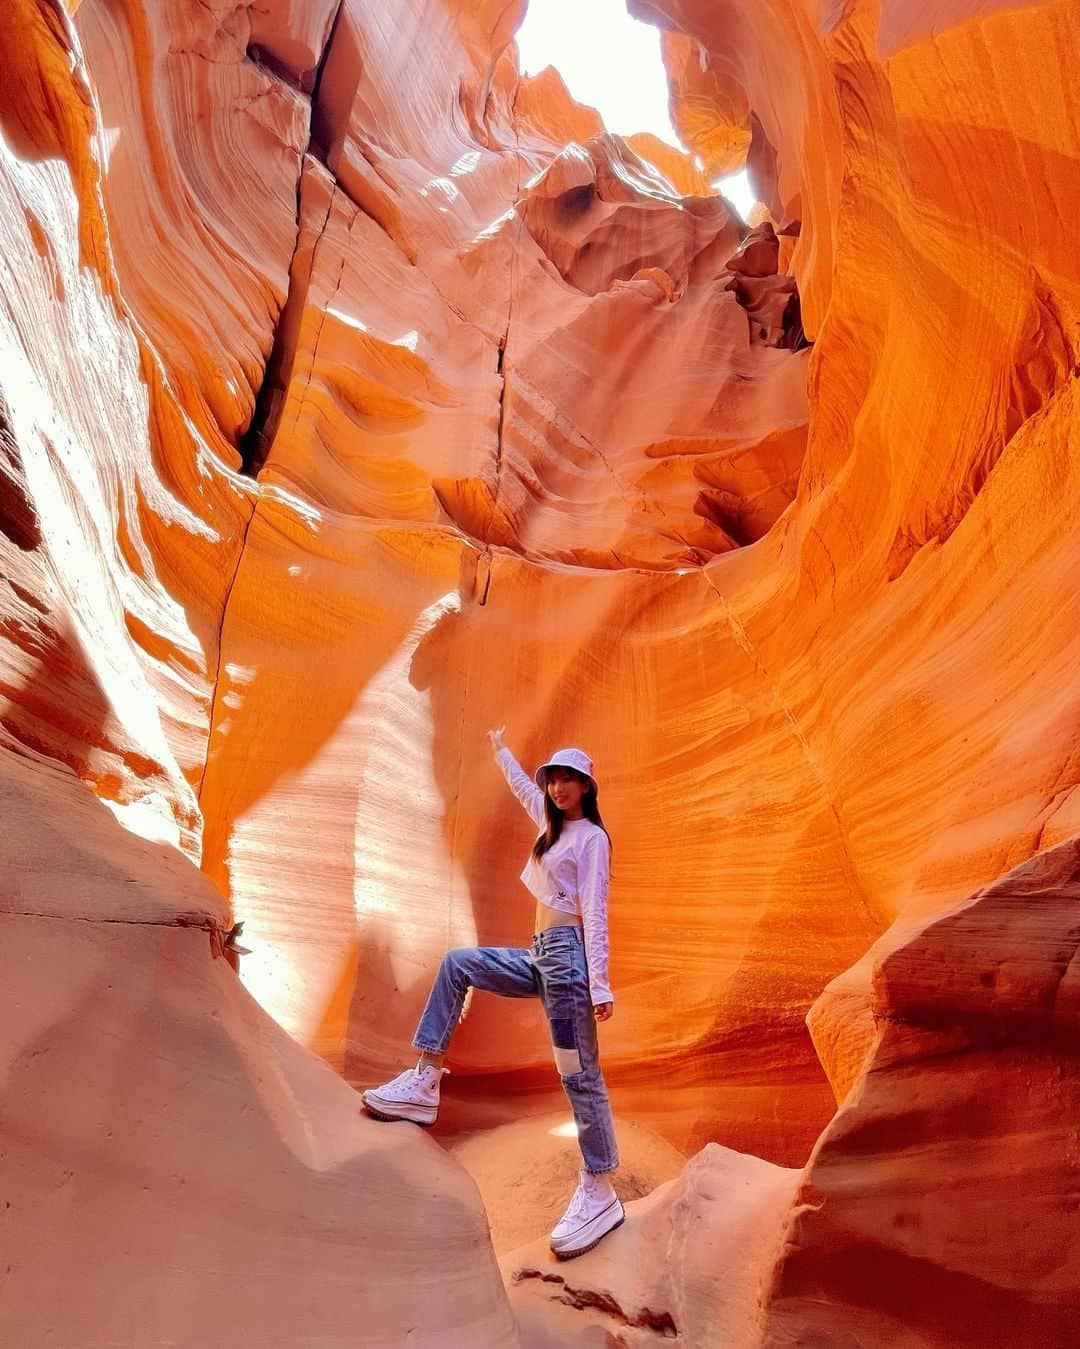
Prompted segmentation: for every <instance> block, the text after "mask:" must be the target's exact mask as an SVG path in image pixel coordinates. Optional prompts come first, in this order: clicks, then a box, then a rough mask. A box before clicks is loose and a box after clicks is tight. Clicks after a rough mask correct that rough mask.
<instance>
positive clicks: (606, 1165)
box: [363, 727, 625, 1259]
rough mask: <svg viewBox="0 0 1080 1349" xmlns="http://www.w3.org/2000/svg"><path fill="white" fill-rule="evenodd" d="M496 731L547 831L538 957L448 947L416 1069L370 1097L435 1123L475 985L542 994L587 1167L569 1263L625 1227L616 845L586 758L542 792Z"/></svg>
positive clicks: (542, 771) (537, 852)
mask: <svg viewBox="0 0 1080 1349" xmlns="http://www.w3.org/2000/svg"><path fill="white" fill-rule="evenodd" d="M505 729H506V728H505V727H500V728H499V730H497V731H489V732H488V738H489V739H490V741H491V744H492V747H493V749H494V750H495V760H496V762H497V763H498V765H499V767H500V768H501V769H502V772H503V774H504V775H505V777H506V780H507V782H508V783H509V784H510V787H511V790H512V791H513V792H514V795H515V796H516V797H517V798H518V800H519V801H520V802H521V804H522V805H523V806H524V807H525V809H526V810H527V811H528V812H529V814H530V815H531V816H532V818H533V820H534V822H535V823H536V825H537V826H538V827H540V828H541V829H542V831H543V832H542V833H541V834H540V835H539V837H538V838H537V840H536V842H535V843H534V844H533V846H532V851H531V853H530V854H529V858H528V861H527V862H526V863H525V866H524V868H523V870H522V872H521V880H523V881H524V882H525V884H526V886H528V888H529V890H531V891H532V893H533V894H534V895H535V896H536V920H535V924H534V928H535V931H534V934H533V942H532V947H531V949H526V948H525V947H517V946H468V947H460V948H458V949H456V950H453V951H448V952H447V954H446V955H445V956H444V957H443V959H442V964H441V965H440V966H439V972H438V974H437V975H436V977H435V982H434V984H433V985H432V989H431V993H430V996H429V997H428V1000H427V1006H426V1007H425V1008H424V1012H423V1015H422V1016H421V1018H420V1024H419V1025H418V1026H417V1029H416V1034H415V1035H414V1036H413V1040H412V1045H413V1048H414V1049H419V1050H420V1058H419V1060H418V1062H417V1064H416V1067H415V1068H407V1069H406V1070H405V1071H404V1072H403V1073H399V1074H398V1076H397V1077H395V1078H394V1079H393V1080H392V1081H390V1082H386V1083H384V1084H383V1085H382V1086H380V1087H372V1088H369V1089H368V1090H367V1091H365V1092H364V1093H363V1101H364V1105H365V1106H366V1108H367V1109H368V1111H369V1112H370V1113H371V1114H372V1115H374V1116H375V1118H376V1119H382V1120H397V1119H407V1120H412V1121H413V1122H414V1123H416V1124H434V1122H435V1119H436V1117H437V1116H438V1113H439V1084H440V1082H441V1081H442V1075H443V1073H445V1072H448V1071H449V1070H448V1069H447V1068H444V1067H443V1059H444V1058H445V1057H446V1051H447V1048H448V1046H449V1044H450V1037H451V1036H452V1035H453V1033H454V1028H455V1026H456V1025H457V1023H458V1020H459V1019H460V1016H461V1010H462V1007H463V1005H464V1002H465V997H466V994H467V993H468V991H469V989H470V987H472V988H482V989H486V990H487V991H488V992H491V993H500V994H502V996H503V997H506V998H534V997H539V998H540V1000H541V1002H542V1003H543V1006H544V1011H545V1012H546V1013H547V1018H548V1024H549V1026H550V1029H551V1041H552V1048H553V1051H554V1056H555V1066H556V1068H557V1069H558V1072H559V1076H560V1077H561V1078H562V1084H563V1088H564V1089H565V1091H566V1094H567V1096H568V1097H569V1099H570V1104H571V1106H572V1107H573V1111H574V1119H575V1121H576V1122H577V1131H578V1145H579V1146H580V1148H581V1154H582V1158H583V1160H584V1163H585V1166H584V1169H583V1170H582V1171H580V1172H579V1183H578V1186H577V1189H576V1190H575V1191H574V1194H573V1196H572V1198H571V1200H570V1203H569V1204H568V1205H567V1208H566V1212H565V1213H564V1214H563V1216H562V1217H561V1218H560V1219H559V1221H558V1222H557V1223H556V1224H555V1226H554V1228H553V1229H552V1232H551V1249H552V1250H553V1251H554V1252H555V1254H556V1255H557V1256H559V1257H560V1258H561V1259H569V1258H570V1257H571V1256H575V1255H582V1254H583V1253H584V1252H585V1251H588V1250H591V1249H592V1248H593V1247H594V1246H595V1245H596V1243H597V1242H598V1241H599V1240H600V1239H601V1237H603V1236H605V1235H606V1234H607V1233H608V1232H610V1231H612V1230H614V1228H616V1227H618V1226H619V1224H620V1223H621V1222H622V1221H623V1218H624V1216H625V1215H624V1213H623V1206H622V1203H621V1202H620V1200H619V1197H618V1195H617V1194H616V1193H615V1189H614V1186H613V1185H612V1184H611V1177H612V1175H613V1174H614V1172H615V1170H616V1168H617V1167H618V1165H619V1154H618V1148H617V1146H616V1143H615V1130H614V1126H613V1124H612V1119H611V1107H610V1105H609V1104H608V1096H607V1088H606V1086H605V1085H604V1077H603V1074H602V1073H601V1071H600V1060H599V1048H598V1045H597V1036H596V1023H597V1021H607V1020H608V1019H609V1018H610V1016H611V1014H612V1005H613V1002H614V999H613V998H612V994H611V989H610V987H609V986H608V973H607V965H608V932H607V892H608V883H609V879H610V873H611V841H610V839H609V837H608V833H607V830H606V829H605V828H604V823H603V821H602V820H601V818H600V812H599V811H598V810H597V808H596V794H597V785H596V779H595V778H594V777H593V776H592V770H593V763H592V760H591V759H590V758H589V756H588V755H587V754H586V753H585V751H584V750H580V749H561V750H559V751H558V753H556V754H553V755H552V756H551V758H550V759H549V760H548V761H547V763H544V764H541V766H540V767H539V768H538V769H537V770H536V778H535V784H534V782H533V781H532V780H530V778H529V777H528V775H527V774H526V773H525V772H524V771H523V770H522V768H521V765H520V764H519V763H518V761H517V760H516V759H515V758H514V756H513V754H512V753H511V751H510V750H509V748H508V747H507V746H506V745H504V744H503V740H502V733H503V731H504V730H505Z"/></svg>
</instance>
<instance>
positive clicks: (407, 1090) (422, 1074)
mask: <svg viewBox="0 0 1080 1349" xmlns="http://www.w3.org/2000/svg"><path fill="white" fill-rule="evenodd" d="M449 1071H450V1069H449V1068H436V1067H435V1065H434V1064H432V1063H428V1064H425V1065H424V1067H423V1068H419V1067H417V1068H406V1069H405V1071H404V1072H403V1073H398V1075H397V1077H393V1078H391V1079H390V1081H389V1082H384V1083H383V1084H382V1086H381V1087H368V1089H367V1091H365V1092H363V1093H362V1094H361V1097H360V1099H361V1100H362V1101H363V1102H364V1105H365V1106H366V1108H367V1111H368V1114H370V1115H374V1116H375V1118H376V1119H387V1120H394V1119H407V1120H411V1121H412V1122H413V1123H414V1124H425V1125H427V1124H434V1123H435V1121H436V1120H437V1119H438V1117H439V1086H440V1084H441V1082H442V1075H443V1073H448V1072H449Z"/></svg>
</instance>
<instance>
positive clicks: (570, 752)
mask: <svg viewBox="0 0 1080 1349" xmlns="http://www.w3.org/2000/svg"><path fill="white" fill-rule="evenodd" d="M549 768H576V769H577V771H578V772H579V773H584V774H585V776H586V777H587V778H588V779H589V781H590V782H591V783H592V785H593V790H594V791H596V790H597V783H596V779H595V778H594V777H593V761H592V760H591V759H590V758H589V756H588V755H587V754H586V753H585V751H584V750H583V749H557V750H556V751H555V753H554V754H553V755H552V756H551V758H550V759H549V760H548V761H547V763H542V764H541V765H540V767H539V768H538V769H537V770H536V772H535V773H534V774H533V776H534V778H535V779H536V785H537V786H538V787H539V788H540V790H541V791H547V770H548V769H549Z"/></svg>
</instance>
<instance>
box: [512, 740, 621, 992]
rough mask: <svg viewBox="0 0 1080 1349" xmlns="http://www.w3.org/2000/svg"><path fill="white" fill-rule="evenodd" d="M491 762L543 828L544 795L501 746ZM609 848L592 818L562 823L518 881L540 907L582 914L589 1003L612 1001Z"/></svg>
mask: <svg viewBox="0 0 1080 1349" xmlns="http://www.w3.org/2000/svg"><path fill="white" fill-rule="evenodd" d="M495 759H496V762H497V763H498V765H499V767H500V768H501V769H502V771H503V775H504V776H505V778H506V780H507V782H508V783H509V784H510V789H511V791H512V792H513V793H514V795H515V796H516V797H517V799H518V800H519V801H520V802H521V804H522V805H523V806H524V807H525V809H526V810H527V811H528V813H529V815H530V816H531V817H532V819H533V822H534V823H535V824H536V825H537V826H539V827H540V828H544V827H546V825H547V815H546V814H545V812H544V793H543V792H542V791H541V790H540V788H539V787H537V785H536V783H535V782H534V781H533V780H532V778H530V777H529V775H528V774H527V773H526V772H525V770H524V769H523V768H522V767H521V765H520V764H519V763H518V761H517V760H516V759H515V758H514V755H513V753H512V751H511V750H510V749H509V748H508V747H507V746H506V745H504V746H503V747H502V749H500V750H497V751H496V753H495ZM610 873H611V844H610V843H609V842H608V836H607V834H606V833H605V832H604V831H603V829H601V828H600V826H599V825H598V824H594V823H593V822H592V820H588V819H581V820H564V821H563V827H562V833H561V834H560V835H559V837H558V840H557V841H556V842H555V843H554V844H553V845H552V847H550V848H549V849H548V850H547V852H545V853H544V855H543V856H542V857H541V858H539V860H538V859H537V858H535V857H533V855H532V853H531V852H530V853H529V858H528V861H527V862H526V863H525V866H524V867H523V868H522V871H521V880H522V881H524V883H525V885H526V886H527V888H528V889H529V890H530V891H531V892H532V894H534V895H535V896H536V898H537V899H538V900H540V901H541V903H543V904H547V905H548V906H549V907H550V908H552V909H561V910H562V911H563V912H564V913H578V914H580V915H581V926H582V935H583V937H584V939H585V959H586V962H587V964H588V967H589V995H590V997H591V998H592V1001H593V1005H594V1006H596V1005H597V1004H598V1003H601V1002H614V998H613V997H612V993H611V987H610V985H609V984H608V926H607V895H608V882H609V878H610Z"/></svg>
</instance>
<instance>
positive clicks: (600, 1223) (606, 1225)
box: [551, 1171, 626, 1260]
mask: <svg viewBox="0 0 1080 1349" xmlns="http://www.w3.org/2000/svg"><path fill="white" fill-rule="evenodd" d="M578 1175H579V1176H580V1180H579V1182H578V1187H577V1189H576V1190H575V1191H574V1194H573V1197H572V1198H571V1200H570V1203H569V1204H568V1205H567V1208H566V1212H565V1213H564V1214H563V1216H562V1217H561V1218H560V1219H559V1221H558V1222H557V1223H556V1224H555V1226H554V1227H553V1228H552V1229H551V1249H552V1250H553V1251H554V1253H555V1254H556V1255H557V1256H558V1257H559V1259H560V1260H570V1259H572V1258H573V1257H574V1256H575V1255H584V1254H585V1252H586V1251H591V1250H592V1248H593V1247H594V1246H595V1245H596V1243H597V1242H598V1241H599V1240H600V1238H601V1237H606V1236H607V1234H608V1233H609V1232H613V1231H614V1230H615V1228H616V1227H618V1226H619V1225H620V1223H622V1221H623V1219H624V1218H625V1217H626V1214H625V1213H624V1212H623V1206H622V1201H621V1200H620V1199H619V1196H618V1195H617V1194H616V1193H615V1187H614V1186H613V1185H612V1183H611V1181H610V1180H608V1178H607V1177H606V1176H594V1175H592V1174H591V1173H590V1172H588V1171H580V1172H578Z"/></svg>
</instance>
